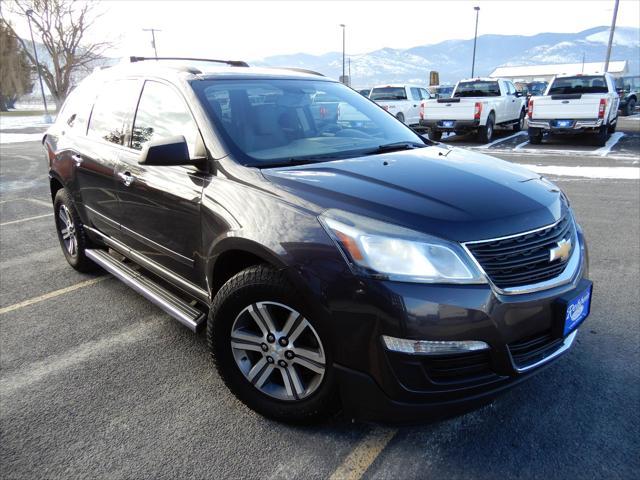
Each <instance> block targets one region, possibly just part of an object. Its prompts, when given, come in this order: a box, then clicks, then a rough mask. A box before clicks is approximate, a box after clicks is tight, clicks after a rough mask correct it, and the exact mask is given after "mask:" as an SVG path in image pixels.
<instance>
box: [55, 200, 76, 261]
mask: <svg viewBox="0 0 640 480" xmlns="http://www.w3.org/2000/svg"><path fill="white" fill-rule="evenodd" d="M58 219H59V220H58V228H59V229H60V235H61V236H62V241H63V243H64V247H65V249H66V250H67V253H68V254H69V255H71V256H72V257H75V256H76V255H77V253H78V236H77V233H76V227H75V224H74V223H73V217H72V216H71V212H70V211H69V209H68V208H67V206H66V205H61V206H60V209H59V210H58Z"/></svg>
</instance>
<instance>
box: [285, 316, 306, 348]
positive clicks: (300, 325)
mask: <svg viewBox="0 0 640 480" xmlns="http://www.w3.org/2000/svg"><path fill="white" fill-rule="evenodd" d="M308 326H309V322H308V321H307V319H306V318H303V319H302V321H301V322H300V323H298V326H297V327H296V329H295V330H294V331H293V332H292V333H291V335H289V342H290V343H293V342H295V341H296V339H297V338H298V337H299V336H300V334H301V333H302V332H303V331H304V329H305V328H307V327H308Z"/></svg>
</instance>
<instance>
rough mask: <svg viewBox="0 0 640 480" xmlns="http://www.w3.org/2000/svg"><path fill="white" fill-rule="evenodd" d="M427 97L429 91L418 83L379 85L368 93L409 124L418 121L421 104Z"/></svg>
mask: <svg viewBox="0 0 640 480" xmlns="http://www.w3.org/2000/svg"><path fill="white" fill-rule="evenodd" d="M429 98H431V94H430V93H429V91H428V90H427V89H426V88H425V87H420V86H418V85H380V86H377V87H373V88H372V89H371V93H370V94H369V99H371V100H373V101H374V102H376V103H377V104H378V105H380V106H381V107H382V108H384V109H385V110H386V111H387V112H389V113H390V114H391V115H393V116H394V117H396V118H397V119H398V120H400V121H401V122H403V123H405V124H407V125H410V126H413V125H418V124H419V123H420V108H421V104H422V102H423V101H425V100H428V99H429Z"/></svg>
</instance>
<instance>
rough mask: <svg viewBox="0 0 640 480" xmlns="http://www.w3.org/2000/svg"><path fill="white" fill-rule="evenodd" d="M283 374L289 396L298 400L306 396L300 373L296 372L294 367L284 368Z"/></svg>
mask: <svg viewBox="0 0 640 480" xmlns="http://www.w3.org/2000/svg"><path fill="white" fill-rule="evenodd" d="M281 373H282V380H283V382H284V386H285V388H286V389H287V394H288V395H289V396H291V397H295V398H296V399H297V398H300V397H301V396H302V395H304V387H303V386H302V382H301V381H300V377H299V376H298V372H296V370H295V368H293V366H289V367H287V368H283V369H282V370H281Z"/></svg>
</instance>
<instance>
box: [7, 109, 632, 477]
mask: <svg viewBox="0 0 640 480" xmlns="http://www.w3.org/2000/svg"><path fill="white" fill-rule="evenodd" d="M638 123H640V122H638V121H637V120H633V119H628V120H627V123H625V124H624V126H622V124H621V127H623V128H620V130H621V132H620V133H623V135H618V136H617V137H616V138H614V139H612V140H615V142H613V141H612V142H611V143H612V145H610V148H609V149H608V150H607V151H604V150H600V151H598V150H599V148H601V147H595V146H592V145H589V144H588V139H584V138H575V139H568V138H567V139H564V138H560V139H552V140H551V141H550V142H546V143H545V144H543V145H540V146H535V148H534V146H530V145H527V144H526V140H527V139H526V135H516V136H513V135H511V134H509V133H508V132H504V133H501V134H500V138H499V139H497V140H499V141H497V142H493V143H492V144H491V145H488V146H486V145H485V146H482V145H478V144H476V143H474V142H472V141H470V139H468V138H465V137H459V138H456V137H450V138H447V139H445V142H446V143H449V144H451V145H456V146H464V147H469V148H473V149H474V150H478V151H481V152H484V153H490V154H495V155H497V156H500V157H502V158H505V159H508V160H510V161H514V162H518V163H524V164H527V165H540V166H565V167H587V166H588V167H599V168H605V169H609V170H611V171H613V172H614V173H613V175H611V176H612V177H613V178H607V179H602V178H583V177H579V176H564V175H563V176H550V178H551V179H552V180H553V181H556V182H557V183H558V184H559V185H560V186H561V187H562V188H563V189H565V191H566V192H567V194H568V196H569V198H570V199H571V201H572V206H573V207H574V209H575V211H576V213H577V216H578V219H579V220H580V222H581V224H582V225H583V227H584V229H585V231H586V235H587V238H588V240H589V244H590V254H591V277H592V278H593V280H594V282H595V290H594V296H595V299H594V304H593V309H592V314H591V317H590V318H589V319H588V320H587V323H586V324H585V325H584V327H583V328H582V329H581V331H580V333H579V335H578V343H577V345H576V347H575V348H574V349H573V350H572V351H571V352H570V353H569V354H568V355H567V356H566V357H565V358H564V359H562V360H560V361H559V362H557V363H555V364H554V365H552V366H550V367H549V368H547V369H545V370H544V371H542V372H540V373H539V374H538V375H536V376H535V377H534V378H532V379H531V380H530V381H529V382H526V383H524V384H522V385H520V386H519V387H517V388H515V389H513V390H511V391H509V392H507V393H506V394H504V395H502V396H501V397H499V398H498V399H496V400H495V401H494V402H493V403H491V404H490V405H489V406H486V407H483V408H481V409H479V410H476V411H473V412H470V413H468V414H466V415H464V416H461V417H457V418H455V419H451V420H446V421H442V422H438V423H434V424H429V425H419V426H412V427H394V426H379V425H364V424H359V423H351V422H350V421H349V419H345V418H340V417H339V418H336V419H333V420H331V421H329V422H327V423H325V424H323V425H320V426H313V427H291V426H287V425H283V424H279V423H275V422H272V421H269V420H266V419H264V418H262V417H260V416H258V415H256V414H255V413H253V412H251V411H249V410H248V409H246V408H245V407H244V406H242V405H241V404H240V403H239V402H238V401H236V400H235V399H234V397H233V396H232V395H231V394H230V393H229V392H228V391H227V389H226V388H225V387H224V385H223V384H222V381H221V380H220V378H219V377H218V376H217V374H216V373H215V371H214V370H213V368H212V365H211V361H210V359H209V355H208V351H207V347H206V341H205V337H204V335H203V334H200V335H193V334H191V333H190V332H189V331H188V330H187V329H185V328H184V327H182V326H181V325H179V324H178V323H177V322H175V321H173V320H172V319H170V318H169V317H168V316H167V315H165V314H164V313H162V312H161V311H160V310H159V309H158V308H156V307H155V306H153V305H151V304H150V303H148V302H147V301H146V300H144V299H143V298H142V297H140V296H139V295H137V294H136V293H135V292H133V291H131V290H129V289H128V288H127V287H126V286H124V285H123V284H121V283H120V282H118V281H117V280H115V279H113V278H111V277H110V276H108V275H106V274H97V275H82V274H79V273H77V272H75V271H74V270H72V269H71V268H70V267H69V266H68V265H67V264H66V262H65V260H64V257H63V256H62V254H61V252H60V249H59V246H58V242H57V239H56V236H55V231H54V227H53V219H52V216H51V207H50V196H49V192H48V182H47V174H46V166H45V160H44V158H43V155H42V152H41V150H40V146H39V145H38V143H37V142H22V143H6V144H2V145H0V157H1V160H0V173H1V178H0V193H1V198H0V247H1V248H0V260H1V266H0V268H1V270H0V279H1V282H2V289H1V292H0V332H1V336H0V365H1V376H0V378H1V383H0V402H1V404H0V407H1V408H0V424H1V429H2V442H1V445H0V461H1V462H2V466H3V477H6V478H45V477H46V478H71V477H95V476H96V475H99V476H105V477H113V478H141V477H146V478H150V477H152V478H163V477H167V478H169V477H170V478H174V477H187V478H188V477H194V478H205V477H207V478H326V477H330V476H331V475H334V476H335V478H344V477H349V476H353V477H354V478H358V477H363V478H496V477H498V476H510V477H520V478H532V477H546V478H568V477H575V478H602V477H606V478H629V477H632V476H633V475H634V474H633V472H637V470H638V468H640V461H639V460H638V455H637V453H638V451H639V450H640V440H639V438H638V431H639V427H640V415H639V413H638V405H639V404H640V390H639V388H638V385H639V383H638V382H639V380H640V378H639V377H640V375H639V373H638V372H640V358H639V351H638V345H639V342H640V325H639V320H638V311H639V309H640V302H639V300H638V295H637V292H638V285H639V283H640V278H639V277H640V273H639V272H640V240H639V238H640V231H639V219H638V206H639V204H640V185H639V182H638V180H637V179H624V178H615V177H616V174H615V172H616V170H615V169H618V168H625V169H628V168H633V169H637V168H639V167H638V158H639V155H640V132H638V129H637V128H636V127H635V125H636V124H638ZM12 133H14V134H25V135H29V134H37V133H38V132H37V131H36V130H33V129H29V130H28V131H27V130H24V131H23V129H17V130H12ZM0 135H2V134H1V133H0ZM570 140H571V141H570ZM625 172H627V170H625Z"/></svg>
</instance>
